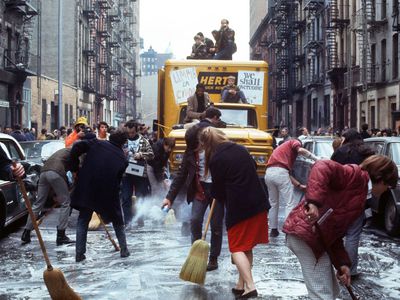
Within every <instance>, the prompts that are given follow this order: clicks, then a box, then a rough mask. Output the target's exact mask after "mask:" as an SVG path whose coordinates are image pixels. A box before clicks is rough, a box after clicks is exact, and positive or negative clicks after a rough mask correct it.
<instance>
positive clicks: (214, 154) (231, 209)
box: [200, 127, 270, 299]
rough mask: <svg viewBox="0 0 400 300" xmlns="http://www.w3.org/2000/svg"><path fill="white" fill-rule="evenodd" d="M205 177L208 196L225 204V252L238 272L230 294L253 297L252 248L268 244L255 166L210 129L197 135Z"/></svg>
mask: <svg viewBox="0 0 400 300" xmlns="http://www.w3.org/2000/svg"><path fill="white" fill-rule="evenodd" d="M200 144H202V146H203V147H204V150H205V158H206V173H207V172H208V171H210V172H211V177H212V181H213V183H212V194H213V196H214V197H215V198H216V199H217V201H221V202H223V203H224V204H225V207H226V217H225V220H226V228H227V230H228V243H229V250H230V251H231V253H232V259H233V262H234V263H235V265H236V267H237V269H238V271H239V280H238V282H237V283H236V286H235V287H234V288H233V289H232V292H233V293H234V294H235V295H237V296H238V298H239V299H247V298H253V297H257V295H258V293H257V290H256V287H255V285H254V281H253V276H252V273H251V267H252V264H253V248H254V246H256V245H257V244H265V243H268V220H267V215H268V209H269V208H270V205H269V202H268V197H267V195H266V194H265V191H264V189H263V187H262V185H261V182H260V179H259V178H258V175H257V172H256V163H255V161H254V160H253V158H252V157H251V156H250V154H249V152H248V151H247V150H246V148H244V147H243V146H241V145H238V144H235V143H232V142H230V141H229V140H228V138H227V137H226V135H225V134H224V133H223V132H222V131H221V130H218V129H216V128H213V127H207V128H205V129H204V130H203V131H202V132H201V134H200Z"/></svg>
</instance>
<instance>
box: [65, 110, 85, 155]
mask: <svg viewBox="0 0 400 300" xmlns="http://www.w3.org/2000/svg"><path fill="white" fill-rule="evenodd" d="M87 126H89V125H88V122H87V119H86V118H85V117H79V118H78V120H76V123H75V125H74V131H72V133H71V134H70V135H69V136H67V137H66V139H65V147H67V148H69V147H72V144H73V143H75V142H76V141H77V140H80V139H82V138H83V137H84V136H85V128H86V127H87Z"/></svg>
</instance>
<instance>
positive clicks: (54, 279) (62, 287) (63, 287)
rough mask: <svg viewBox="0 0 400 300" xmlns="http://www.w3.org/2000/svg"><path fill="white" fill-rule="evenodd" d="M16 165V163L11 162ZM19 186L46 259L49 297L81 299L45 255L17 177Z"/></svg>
mask: <svg viewBox="0 0 400 300" xmlns="http://www.w3.org/2000/svg"><path fill="white" fill-rule="evenodd" d="M13 165H14V166H16V163H15V162H14V163H13ZM17 181H18V185H19V188H20V189H21V192H22V196H23V198H24V201H25V205H26V208H27V209H28V212H29V216H30V217H31V220H32V224H33V227H34V228H35V232H36V235H37V237H38V240H39V244H40V248H41V249H42V252H43V256H44V259H45V261H46V265H47V269H46V270H45V271H44V272H43V279H44V283H45V284H46V287H47V290H48V291H49V294H50V297H51V299H54V300H81V299H82V298H81V297H80V296H79V295H78V294H77V293H75V292H74V290H73V289H71V287H70V286H69V285H68V283H67V281H66V280H65V277H64V274H63V272H61V270H60V269H56V268H53V266H52V265H51V263H50V259H49V257H48V255H47V251H46V247H45V245H44V242H43V239H42V235H41V234H40V230H39V227H38V225H37V222H36V217H35V214H34V213H33V211H32V206H31V202H30V201H29V199H28V195H27V193H26V189H25V184H24V182H23V181H22V180H21V178H20V177H17Z"/></svg>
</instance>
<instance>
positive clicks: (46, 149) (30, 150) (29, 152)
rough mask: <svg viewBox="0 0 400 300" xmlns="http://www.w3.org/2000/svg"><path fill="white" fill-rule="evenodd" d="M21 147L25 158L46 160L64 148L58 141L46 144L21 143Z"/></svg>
mask: <svg viewBox="0 0 400 300" xmlns="http://www.w3.org/2000/svg"><path fill="white" fill-rule="evenodd" d="M21 147H22V148H23V149H24V152H25V155H26V157H27V158H38V157H42V158H47V157H49V156H51V155H52V154H53V153H54V152H56V151H57V150H60V149H62V148H64V143H62V142H58V141H57V142H48V143H39V142H32V143H21Z"/></svg>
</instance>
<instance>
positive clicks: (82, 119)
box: [74, 117, 89, 126]
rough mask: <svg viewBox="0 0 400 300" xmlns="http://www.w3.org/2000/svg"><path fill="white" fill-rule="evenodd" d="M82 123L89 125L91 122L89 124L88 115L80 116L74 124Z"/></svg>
mask: <svg viewBox="0 0 400 300" xmlns="http://www.w3.org/2000/svg"><path fill="white" fill-rule="evenodd" d="M80 124H82V125H86V126H89V124H88V122H87V119H86V117H79V118H78V120H76V122H75V125H74V126H76V125H80Z"/></svg>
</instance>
